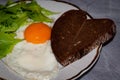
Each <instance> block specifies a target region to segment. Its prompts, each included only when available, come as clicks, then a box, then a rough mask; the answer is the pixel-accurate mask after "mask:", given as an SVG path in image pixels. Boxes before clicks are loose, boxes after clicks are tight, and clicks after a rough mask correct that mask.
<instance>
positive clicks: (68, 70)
mask: <svg viewBox="0 0 120 80" xmlns="http://www.w3.org/2000/svg"><path fill="white" fill-rule="evenodd" d="M37 2H38V3H39V4H40V5H41V6H42V7H44V8H47V9H48V10H51V11H54V12H60V14H59V15H56V16H54V17H55V20H56V19H57V18H58V17H59V16H60V15H61V14H63V13H64V12H65V11H68V10H70V9H78V8H77V7H75V6H73V5H70V4H67V3H63V2H56V1H40V0H37ZM100 49H101V47H97V48H95V49H94V50H92V51H91V52H90V53H88V54H87V55H86V56H84V57H83V58H81V59H80V60H78V61H76V62H74V63H72V64H70V65H68V66H67V67H64V68H61V70H60V72H59V73H58V76H57V77H56V78H55V79H52V80H66V79H70V80H75V79H77V78H78V77H80V76H81V75H82V74H84V73H85V72H86V71H88V70H89V69H90V68H91V67H92V66H93V65H94V64H95V63H96V61H97V60H98V57H99V53H100ZM0 77H3V78H5V79H7V80H22V77H21V76H20V75H17V74H16V73H15V72H14V71H12V70H11V69H9V68H8V67H7V66H6V65H5V64H4V63H3V62H2V61H0Z"/></svg>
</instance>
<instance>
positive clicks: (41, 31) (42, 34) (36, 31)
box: [24, 23, 51, 44]
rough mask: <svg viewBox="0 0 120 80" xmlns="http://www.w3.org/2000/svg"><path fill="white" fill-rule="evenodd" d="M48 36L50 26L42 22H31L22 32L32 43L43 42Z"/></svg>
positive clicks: (49, 34)
mask: <svg viewBox="0 0 120 80" xmlns="http://www.w3.org/2000/svg"><path fill="white" fill-rule="evenodd" d="M50 36H51V28H50V27H49V26H48V25H46V24H44V23H33V24H31V25H29V26H28V27H27V28H26V29H25V32H24V37H25V40H26V41H28V42H31V43H34V44H39V43H44V42H46V41H47V40H49V39H50Z"/></svg>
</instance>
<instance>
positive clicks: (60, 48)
mask: <svg viewBox="0 0 120 80" xmlns="http://www.w3.org/2000/svg"><path fill="white" fill-rule="evenodd" d="M114 35H115V24H114V22H113V21H112V20H110V19H89V20H87V17H86V14H85V13H84V12H82V11H80V10H70V11H68V12H66V13H64V14H63V15H62V16H61V17H60V18H59V19H58V20H57V21H56V22H55V24H54V26H53V29H52V34H51V46H52V50H53V53H54V55H55V56H56V58H57V60H58V61H59V62H60V63H61V64H62V65H63V66H66V65H68V64H70V63H72V62H74V61H76V60H78V59H80V58H81V57H83V56H84V55H86V54H87V53H88V52H90V51H91V50H93V49H94V48H95V47H96V46H98V45H100V44H103V43H105V42H106V41H108V40H110V39H111V38H112V37H113V36H114Z"/></svg>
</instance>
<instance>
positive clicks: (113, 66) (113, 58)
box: [0, 0, 120, 80]
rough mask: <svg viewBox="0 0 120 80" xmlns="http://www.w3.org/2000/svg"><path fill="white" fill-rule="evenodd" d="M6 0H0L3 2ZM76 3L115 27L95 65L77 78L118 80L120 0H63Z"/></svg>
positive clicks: (81, 79) (119, 67) (119, 76)
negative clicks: (107, 19)
mask: <svg viewBox="0 0 120 80" xmlns="http://www.w3.org/2000/svg"><path fill="white" fill-rule="evenodd" d="M5 1H6V0H0V3H5ZM63 1H67V2H70V3H72V4H75V5H77V6H78V7H80V8H81V9H83V10H85V11H87V12H88V13H90V14H91V15H92V16H93V17H94V18H110V19H112V20H113V21H114V22H115V24H116V28H117V34H116V36H115V38H114V39H113V40H112V41H111V42H110V43H109V44H107V45H106V46H104V47H103V48H102V51H101V54H100V58H99V60H98V61H97V63H96V64H95V66H94V67H93V68H92V69H91V70H90V71H89V72H87V73H86V74H85V75H83V76H82V77H80V78H79V79H78V80H120V0H63Z"/></svg>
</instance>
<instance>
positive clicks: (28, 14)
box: [0, 0, 59, 80]
mask: <svg viewBox="0 0 120 80" xmlns="http://www.w3.org/2000/svg"><path fill="white" fill-rule="evenodd" d="M3 7H4V8H2V7H0V15H2V16H4V18H1V17H0V59H3V58H4V63H5V64H6V65H7V66H8V67H9V68H10V69H12V70H13V71H15V72H16V73H18V74H20V75H22V76H23V78H24V79H25V80H50V79H52V78H54V77H55V76H56V75H57V73H58V71H59V68H58V62H57V60H56V58H55V56H54V54H53V53H52V49H51V45H50V36H51V26H50V24H52V20H53V19H51V18H49V16H50V15H53V14H54V12H51V11H49V10H47V9H45V8H43V7H41V6H39V5H38V4H37V2H36V1H35V0H31V1H29V2H18V3H15V2H12V1H10V2H9V1H8V3H7V4H6V5H3ZM3 13H4V14H3ZM11 80H12V79H11Z"/></svg>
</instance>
